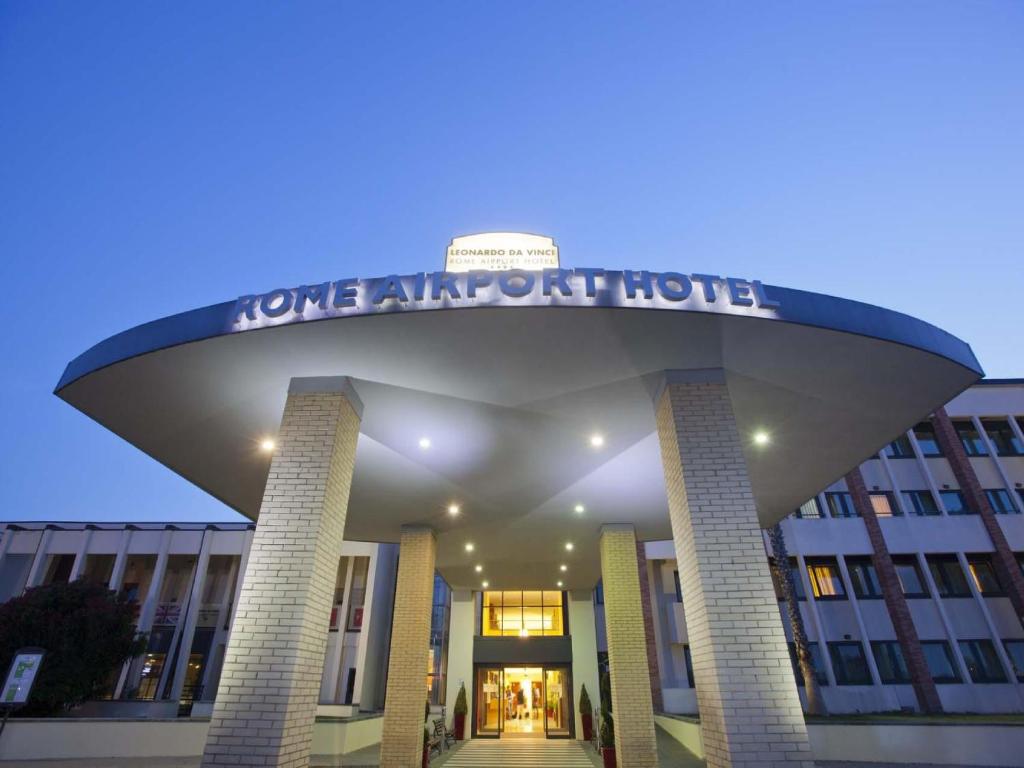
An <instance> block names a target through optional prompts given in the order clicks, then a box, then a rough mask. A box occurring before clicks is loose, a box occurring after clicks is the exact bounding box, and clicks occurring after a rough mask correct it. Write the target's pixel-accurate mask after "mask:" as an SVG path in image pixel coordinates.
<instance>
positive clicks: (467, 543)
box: [466, 541, 476, 552]
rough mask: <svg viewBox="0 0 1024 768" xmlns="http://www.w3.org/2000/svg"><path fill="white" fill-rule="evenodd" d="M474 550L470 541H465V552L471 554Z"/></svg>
mask: <svg viewBox="0 0 1024 768" xmlns="http://www.w3.org/2000/svg"><path fill="white" fill-rule="evenodd" d="M474 549H476V547H475V546H473V542H472V541H467V542H466V551H467V552H472V551H473V550H474Z"/></svg>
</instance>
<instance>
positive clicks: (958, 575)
mask: <svg viewBox="0 0 1024 768" xmlns="http://www.w3.org/2000/svg"><path fill="white" fill-rule="evenodd" d="M928 570H930V571H931V572H932V578H933V579H935V588H936V589H938V590H939V597H970V596H971V590H970V589H969V588H968V586H967V579H966V578H964V572H963V569H962V568H960V563H959V562H958V561H957V559H956V555H930V556H929V557H928Z"/></svg>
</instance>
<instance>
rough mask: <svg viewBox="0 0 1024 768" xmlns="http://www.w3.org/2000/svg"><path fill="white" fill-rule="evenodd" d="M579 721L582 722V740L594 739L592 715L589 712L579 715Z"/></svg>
mask: <svg viewBox="0 0 1024 768" xmlns="http://www.w3.org/2000/svg"><path fill="white" fill-rule="evenodd" d="M580 722H581V723H582V724H583V740H584V741H593V740H594V716H593V715H591V714H589V713H584V714H582V715H580Z"/></svg>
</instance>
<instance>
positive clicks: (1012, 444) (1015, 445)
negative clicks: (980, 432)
mask: <svg viewBox="0 0 1024 768" xmlns="http://www.w3.org/2000/svg"><path fill="white" fill-rule="evenodd" d="M981 428H982V429H984V430H985V434H986V435H988V439H989V440H991V441H992V445H994V446H995V448H996V455H997V456H1021V455H1024V443H1022V442H1021V440H1020V438H1018V437H1017V433H1016V432H1014V431H1013V428H1012V427H1011V426H1010V422H1009V421H1007V420H1006V419H982V420H981Z"/></svg>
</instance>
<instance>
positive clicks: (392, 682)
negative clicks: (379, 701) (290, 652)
mask: <svg viewBox="0 0 1024 768" xmlns="http://www.w3.org/2000/svg"><path fill="white" fill-rule="evenodd" d="M436 557H437V539H436V538H435V537H434V532H433V531H432V530H430V529H429V528H425V527H418V526H403V527H402V539H401V544H400V545H399V550H398V583H397V585H396V588H395V608H394V618H393V620H392V625H391V654H390V657H389V659H388V686H387V693H386V694H385V698H384V733H383V735H382V737H381V744H380V764H381V765H382V766H387V768H419V766H420V764H421V762H422V759H423V726H424V707H425V705H426V702H427V661H428V658H429V655H430V614H431V610H432V607H433V596H434V561H435V559H436Z"/></svg>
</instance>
